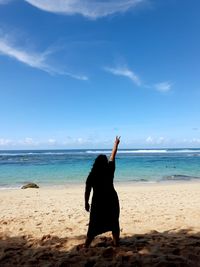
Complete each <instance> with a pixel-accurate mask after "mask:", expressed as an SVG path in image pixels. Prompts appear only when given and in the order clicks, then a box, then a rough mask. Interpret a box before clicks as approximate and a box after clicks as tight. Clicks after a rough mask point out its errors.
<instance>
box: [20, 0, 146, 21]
mask: <svg viewBox="0 0 200 267" xmlns="http://www.w3.org/2000/svg"><path fill="white" fill-rule="evenodd" d="M25 1H26V2H28V3H29V4H31V5H33V6H35V7H37V8H39V9H42V10H44V11H48V12H53V13H64V14H66V15H74V14H81V15H83V16H85V17H88V18H91V19H96V18H99V17H104V16H108V15H111V14H114V13H117V12H125V11H127V10H128V9H130V8H134V7H136V6H137V5H138V4H140V3H142V2H144V1H146V0H107V1H105V0H101V1H99V0H84V1H83V0H56V1H55V0H25Z"/></svg>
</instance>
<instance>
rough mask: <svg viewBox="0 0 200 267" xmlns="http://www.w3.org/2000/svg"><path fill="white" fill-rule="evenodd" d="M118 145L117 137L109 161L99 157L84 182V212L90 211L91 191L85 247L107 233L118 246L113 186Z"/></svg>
mask: <svg viewBox="0 0 200 267" xmlns="http://www.w3.org/2000/svg"><path fill="white" fill-rule="evenodd" d="M119 143H120V137H118V136H117V137H116V140H115V143H114V146H113V150H112V153H111V156H110V160H109V161H108V159H107V157H106V155H99V156H98V157H97V158H96V160H95V162H94V165H93V167H92V170H91V172H90V174H89V175H88V178H87V180H86V187H85V209H86V211H89V210H90V205H89V197H90V192H91V189H93V196H92V204H91V210H90V222H89V227H88V232H87V238H86V241H85V247H89V246H90V244H91V242H92V240H93V239H94V237H95V236H96V235H99V234H101V233H104V232H107V231H112V235H113V243H114V245H115V246H118V243H119V200H118V196H117V193H116V191H115V189H114V185H113V179H114V172H115V155H116V153H117V149H118V145H119Z"/></svg>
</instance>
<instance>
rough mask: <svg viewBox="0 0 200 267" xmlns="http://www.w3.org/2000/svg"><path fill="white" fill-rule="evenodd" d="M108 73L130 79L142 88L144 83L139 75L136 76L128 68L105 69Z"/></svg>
mask: <svg viewBox="0 0 200 267" xmlns="http://www.w3.org/2000/svg"><path fill="white" fill-rule="evenodd" d="M104 69H105V70H106V71H108V72H110V73H112V74H114V75H118V76H124V77H127V78H129V79H130V80H131V81H133V82H134V83H135V84H136V85H137V86H141V85H142V82H141V80H140V78H139V76H138V75H136V74H135V73H134V72H133V71H132V70H130V69H129V68H127V67H122V66H121V67H116V68H110V67H105V68H104Z"/></svg>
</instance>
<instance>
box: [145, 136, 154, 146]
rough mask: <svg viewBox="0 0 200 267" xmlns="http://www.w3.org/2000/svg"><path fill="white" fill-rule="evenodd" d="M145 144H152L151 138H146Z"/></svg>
mask: <svg viewBox="0 0 200 267" xmlns="http://www.w3.org/2000/svg"><path fill="white" fill-rule="evenodd" d="M146 143H148V144H153V138H152V137H151V136H149V137H147V138H146Z"/></svg>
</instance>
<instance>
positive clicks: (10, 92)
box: [0, 0, 200, 149]
mask: <svg viewBox="0 0 200 267" xmlns="http://www.w3.org/2000/svg"><path fill="white" fill-rule="evenodd" d="M199 10H200V2H199V1H198V0H193V1H192V2H191V1H189V0H184V1H176V0H168V1H164V0H123V1H122V0H115V1H114V0H110V1H103V0H101V1H100V0H98V1H97V0H93V1H90V0H86V1H81V0H76V1H74V0H58V1H54V0H26V1H23V0H21V1H20V0H0V96H1V97H0V118H1V119H0V149H39V148H49V149H52V148H109V147H111V146H112V142H113V139H114V137H115V135H121V136H122V142H121V147H123V148H152V147H154V148H156V147H160V148H163V147H200V108H199V99H200V73H199V72H200V52H199V51H200V50H199V47H200V32H199V29H200V16H199Z"/></svg>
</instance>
